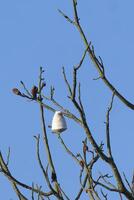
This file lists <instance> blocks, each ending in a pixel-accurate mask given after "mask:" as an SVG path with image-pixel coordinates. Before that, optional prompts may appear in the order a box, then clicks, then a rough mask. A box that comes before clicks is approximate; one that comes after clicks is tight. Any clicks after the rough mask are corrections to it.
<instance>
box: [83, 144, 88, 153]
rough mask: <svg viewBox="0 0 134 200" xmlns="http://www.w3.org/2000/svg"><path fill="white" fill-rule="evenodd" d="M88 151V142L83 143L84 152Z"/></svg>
mask: <svg viewBox="0 0 134 200" xmlns="http://www.w3.org/2000/svg"><path fill="white" fill-rule="evenodd" d="M86 151H88V146H87V145H86V144H84V145H83V152H84V153H86Z"/></svg>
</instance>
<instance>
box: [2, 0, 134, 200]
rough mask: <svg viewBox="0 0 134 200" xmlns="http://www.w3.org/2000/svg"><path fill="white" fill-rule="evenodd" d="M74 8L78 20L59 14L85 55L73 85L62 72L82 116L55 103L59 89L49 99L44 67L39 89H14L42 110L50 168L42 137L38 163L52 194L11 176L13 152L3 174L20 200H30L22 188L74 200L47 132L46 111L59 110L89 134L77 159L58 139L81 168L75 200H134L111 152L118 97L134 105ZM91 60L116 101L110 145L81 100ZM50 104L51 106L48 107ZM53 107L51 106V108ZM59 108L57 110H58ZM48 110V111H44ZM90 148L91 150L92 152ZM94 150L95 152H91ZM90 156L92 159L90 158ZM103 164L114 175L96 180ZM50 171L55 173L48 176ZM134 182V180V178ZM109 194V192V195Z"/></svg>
mask: <svg viewBox="0 0 134 200" xmlns="http://www.w3.org/2000/svg"><path fill="white" fill-rule="evenodd" d="M72 6H73V11H74V18H73V19H71V18H70V17H69V16H67V14H65V13H64V12H63V11H61V10H59V12H60V14H61V15H62V16H63V17H64V18H65V19H66V20H67V21H68V22H69V23H71V24H72V26H74V27H75V28H76V29H77V30H78V32H79V33H80V35H81V37H82V41H83V43H84V45H85V51H84V52H83V55H82V57H81V59H80V61H79V63H78V65H76V66H74V67H73V73H72V80H73V81H72V84H70V83H69V81H68V78H67V74H66V71H65V68H64V67H63V68H62V74H63V80H64V82H65V84H66V88H67V90H68V98H69V100H70V101H71V102H72V104H73V106H74V108H75V109H76V110H77V111H78V113H79V116H76V115H75V114H74V113H72V112H71V111H70V110H69V109H68V108H65V107H64V106H62V105H61V104H60V103H59V102H58V101H57V100H56V99H55V88H54V87H51V90H50V96H49V97H48V96H45V95H44V92H43V89H44V87H47V86H46V83H45V82H44V78H43V73H44V70H43V68H42V67H40V73H39V81H38V86H34V87H32V90H31V91H29V90H28V89H27V87H26V86H25V84H24V83H23V82H22V81H21V85H22V86H23V88H24V92H22V91H20V90H19V89H17V88H14V89H13V93H14V94H16V95H18V96H20V97H22V98H25V99H29V100H31V101H34V102H36V103H37V104H38V105H39V107H40V113H41V122H42V133H43V141H44V146H45V151H46V154H47V161H48V165H47V166H46V167H44V165H43V163H42V159H41V155H40V135H37V136H35V141H36V152H37V160H38V163H39V166H40V168H41V170H42V174H43V177H44V179H45V181H46V184H47V186H48V191H47V192H46V191H43V190H42V188H41V187H39V186H37V185H36V186H35V185H34V184H33V185H31V186H29V185H27V184H25V183H22V182H20V181H19V180H17V179H16V178H15V177H14V176H13V175H12V173H11V171H10V169H9V167H8V163H9V158H10V150H9V153H8V155H7V160H5V159H4V158H3V155H2V153H0V170H1V173H2V174H3V175H4V176H6V177H7V178H8V180H9V181H10V182H11V184H12V186H13V189H14V191H15V193H16V195H17V197H18V198H19V199H20V200H27V197H26V196H24V194H22V192H21V190H20V187H22V188H23V189H26V190H29V191H30V192H31V199H32V200H34V199H35V197H34V194H37V199H42V200H43V199H51V198H53V197H54V198H55V199H58V200H63V199H67V200H70V199H72V198H70V197H69V196H68V194H66V192H65V191H64V190H63V189H62V187H61V186H60V183H59V180H58V174H57V172H56V169H55V166H54V162H53V156H52V155H51V147H50V146H49V141H48V136H47V131H46V126H47V125H46V120H45V113H44V110H45V109H47V110H49V111H51V112H55V111H56V110H61V111H62V113H63V115H64V116H65V117H67V118H69V119H70V120H73V121H74V122H75V123H76V124H78V125H79V126H81V127H82V129H83V130H84V133H85V138H86V139H85V140H84V141H82V143H81V144H82V148H83V152H82V154H80V153H78V154H77V155H75V154H74V153H73V152H72V151H71V150H70V149H69V148H68V146H67V145H66V144H65V142H64V140H63V138H62V137H61V134H60V133H59V134H57V135H58V139H59V141H60V142H61V144H62V146H63V148H64V150H65V151H66V153H67V154H69V155H70V156H71V158H72V159H73V160H74V161H75V162H76V164H78V165H79V166H80V174H79V184H80V190H79V191H76V195H75V200H78V199H80V198H81V195H82V193H84V192H85V193H86V194H87V199H91V200H100V199H105V200H107V199H109V196H108V194H109V192H113V193H116V194H117V199H123V197H125V198H126V199H130V200H133V199H134V180H132V184H130V183H129V181H128V180H127V177H126V176H125V174H123V175H122V174H121V173H120V171H119V169H118V167H117V164H116V163H115V160H114V156H113V153H112V148H111V140H110V113H111V111H112V107H113V102H114V97H117V98H119V99H120V101H121V102H122V103H123V104H124V105H125V106H127V107H128V108H130V109H132V110H134V104H132V103H131V102H129V101H128V100H127V99H126V98H125V97H124V96H123V95H122V94H120V92H119V91H118V90H117V89H116V88H115V87H114V86H113V85H112V84H111V83H110V81H109V80H108V78H107V77H106V74H105V66H104V64H103V60H102V58H101V57H100V56H99V57H97V56H96V53H95V50H94V47H93V45H92V43H91V41H88V40H87V38H86V36H85V33H84V30H83V28H82V26H81V24H80V19H79V14H78V10H77V7H78V2H77V0H72ZM86 56H87V57H89V59H90V60H92V62H93V64H94V66H95V68H96V69H97V71H98V73H99V77H98V79H101V80H102V81H103V82H104V84H105V85H106V86H107V87H108V88H109V90H111V92H112V95H111V96H112V97H111V102H110V105H109V106H108V108H107V112H106V122H105V125H106V144H104V143H102V142H101V143H100V144H98V143H97V142H96V140H95V138H94V136H93V134H92V132H91V130H90V125H89V124H88V122H87V115H86V112H85V109H84V105H83V102H82V98H81V83H80V82H79V80H78V73H79V71H80V69H81V68H82V64H83V61H84V59H85V57H86ZM46 102H48V103H46ZM49 103H50V104H49ZM50 105H53V106H50ZM54 107H56V108H57V109H55V108H54ZM44 108H45V109H44ZM89 144H90V148H89ZM104 145H106V147H107V151H106V152H105V150H104V148H103V147H104ZM91 146H92V148H91ZM89 155H90V156H89ZM99 160H102V161H103V162H104V163H105V164H107V165H109V167H110V169H111V174H112V175H110V174H108V173H106V174H105V173H100V175H99V176H98V177H97V178H96V177H94V176H93V173H92V172H93V168H94V166H95V164H96V163H97V162H98V161H99ZM48 170H50V172H51V177H50V173H48ZM111 177H112V178H114V184H113V183H112V181H111ZM133 179H134V178H133ZM106 191H107V192H106Z"/></svg>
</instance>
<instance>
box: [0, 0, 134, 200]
mask: <svg viewBox="0 0 134 200" xmlns="http://www.w3.org/2000/svg"><path fill="white" fill-rule="evenodd" d="M58 8H59V9H61V10H63V11H64V12H65V13H67V14H68V15H69V16H70V17H72V16H73V9H72V2H71V0H70V1H66V0H62V1H61V0H55V1H44V0H39V1H35V0H23V1H18V0H12V1H7V0H4V1H2V0H1V1H0V71H1V73H0V85H1V90H0V91H1V106H0V107H1V117H0V119H1V123H0V127H1V133H0V150H1V151H2V153H3V155H4V156H5V157H6V154H7V151H8V147H9V146H10V147H11V158H10V164H9V168H10V169H11V172H12V174H13V175H14V176H15V177H16V178H17V179H19V180H20V181H22V182H25V183H27V184H29V185H31V184H32V182H34V183H38V184H39V185H42V186H43V188H44V189H45V186H44V179H43V177H42V174H41V170H40V168H39V166H38V163H37V160H36V151H35V141H34V138H33V136H34V135H37V134H39V133H40V134H41V128H40V124H41V123H40V113H39V107H38V105H37V104H36V103H33V102H28V101H27V100H25V99H21V98H19V97H17V96H15V95H13V94H12V88H13V87H18V88H19V89H22V88H21V86H20V83H19V82H20V80H23V81H24V82H25V83H26V85H27V87H28V88H29V89H30V88H31V87H32V86H33V85H34V84H37V81H38V74H39V67H40V66H43V67H44V69H45V80H46V83H47V87H46V89H45V91H44V92H45V95H48V94H49V88H50V86H51V85H55V89H56V98H57V99H58V101H59V102H60V103H61V104H63V105H64V106H65V107H68V108H70V110H72V111H73V112H74V113H75V114H76V115H77V112H76V111H75V109H74V108H73V107H72V104H71V103H70V102H69V100H68V99H67V90H66V88H65V84H64V81H63V77H62V73H61V68H62V66H65V69H66V71H67V75H68V78H69V80H70V81H71V75H72V67H73V65H75V64H77V63H78V62H79V60H80V58H81V55H82V53H83V51H84V45H83V42H82V41H81V38H80V35H79V33H78V32H77V30H76V29H75V27H73V26H72V25H71V24H69V23H67V22H66V21H65V19H64V18H63V17H62V16H61V15H60V14H59V13H58V11H57V9H58ZM133 10H134V1H133V0H128V1H121V0H111V1H107V0H102V1H97V0H94V1H82V0H79V14H80V18H81V24H82V26H83V27H84V30H85V33H86V36H87V38H88V39H89V41H90V40H91V41H92V43H93V45H94V48H95V51H96V54H97V55H100V56H101V57H102V58H103V61H104V64H105V71H106V75H107V77H108V78H109V80H110V81H111V82H112V83H113V84H114V85H115V86H116V88H117V89H119V91H120V92H121V93H122V94H123V95H124V96H125V97H126V98H127V99H128V100H130V101H131V102H132V103H134V87H133V83H134V79H133V77H134V67H133V65H134V61H133V57H134V45H133V43H134V26H133V19H134V12H133ZM96 77H98V74H97V71H96V69H95V68H94V66H93V65H92V63H91V61H90V60H89V58H88V57H87V58H86V59H85V62H84V64H83V66H82V68H81V70H80V74H79V79H80V81H81V85H82V100H83V102H84V105H85V108H86V113H87V116H88V117H87V118H88V122H89V124H90V129H91V131H92V133H93V135H94V137H95V138H96V140H97V142H98V143H100V142H101V141H102V140H103V141H104V140H105V125H104V121H105V116H106V110H107V107H108V105H109V102H110V99H111V95H112V94H111V92H110V91H109V89H108V88H107V87H106V86H105V85H104V83H103V82H102V81H101V80H97V81H93V78H96ZM45 113H46V123H47V125H49V124H50V123H51V120H52V117H53V113H51V112H48V111H46V112H45ZM133 119H134V111H132V110H130V109H129V108H127V107H126V106H125V105H123V103H121V102H120V101H119V100H118V99H117V98H115V101H114V106H113V110H112V113H111V144H112V150H113V154H114V157H115V161H116V162H117V165H118V167H119V169H120V172H121V174H122V173H123V172H125V174H126V176H127V177H128V180H129V181H131V178H132V173H133V167H134V165H133V164H134V158H133V150H134V148H133V141H134V135H133V133H134V121H133ZM67 124H68V130H67V131H66V132H65V133H64V134H63V139H64V141H65V142H66V144H67V145H68V146H69V147H70V148H71V150H72V151H73V152H74V153H75V154H76V153H78V152H81V151H82V143H81V141H82V140H83V139H85V135H84V132H83V130H82V129H81V128H80V127H79V126H78V125H77V124H75V123H74V122H72V121H69V120H68V119H67ZM47 131H48V135H49V143H50V145H51V151H52V156H53V159H54V163H55V166H56V170H57V173H58V178H59V181H60V183H61V186H63V188H64V190H65V191H66V192H67V194H68V195H69V197H70V199H72V200H73V199H74V197H75V194H76V193H77V191H78V190H79V188H80V185H79V171H80V168H79V167H78V166H77V164H75V163H74V161H72V159H71V158H70V157H69V156H68V155H67V154H66V153H65V152H64V150H63V149H62V146H61V145H60V143H59V141H58V138H57V137H56V136H55V135H54V134H52V133H51V130H50V129H48V130H47ZM41 147H42V150H41V151H42V158H43V161H44V165H47V161H46V156H45V153H44V149H43V144H42V145H41ZM99 171H101V172H104V173H107V172H110V170H109V168H107V167H105V165H104V164H103V163H102V164H100V163H98V165H96V168H95V171H94V174H95V176H97V172H99ZM75 177H76V178H75ZM25 194H26V195H27V196H28V198H29V199H30V196H31V194H30V195H29V194H27V192H25ZM0 199H4V200H11V199H12V200H16V199H17V197H16V195H15V194H14V192H13V190H12V187H11V186H10V184H9V182H8V180H7V179H6V178H5V177H3V175H2V174H1V175H0ZM85 199H87V197H86V196H82V197H81V200H85ZM110 199H112V200H113V199H114V195H113V196H112V195H111V196H110ZM124 199H125V198H124Z"/></svg>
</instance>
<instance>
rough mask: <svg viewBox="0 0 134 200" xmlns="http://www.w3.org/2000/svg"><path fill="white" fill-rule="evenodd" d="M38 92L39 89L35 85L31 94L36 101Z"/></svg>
mask: <svg viewBox="0 0 134 200" xmlns="http://www.w3.org/2000/svg"><path fill="white" fill-rule="evenodd" d="M37 92H38V88H37V87H36V86H35V85H34V86H33V87H32V90H31V94H32V95H33V98H34V99H36V98H37Z"/></svg>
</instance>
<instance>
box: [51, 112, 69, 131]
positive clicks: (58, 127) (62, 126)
mask: <svg viewBox="0 0 134 200" xmlns="http://www.w3.org/2000/svg"><path fill="white" fill-rule="evenodd" d="M66 129H67V125H66V121H65V118H64V116H63V114H62V112H61V111H56V112H55V114H54V116H53V120H52V132H54V133H61V132H63V131H65V130H66Z"/></svg>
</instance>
